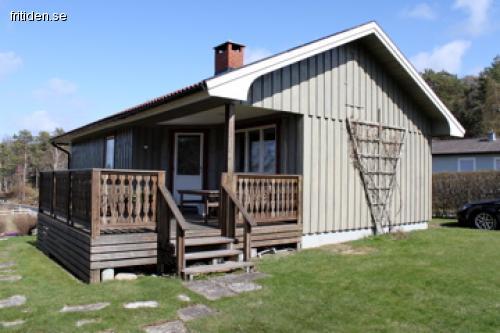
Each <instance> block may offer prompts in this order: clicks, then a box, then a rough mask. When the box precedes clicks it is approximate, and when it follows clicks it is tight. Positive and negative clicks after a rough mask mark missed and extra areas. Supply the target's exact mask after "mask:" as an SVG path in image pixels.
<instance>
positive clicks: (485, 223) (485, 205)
mask: <svg viewBox="0 0 500 333" xmlns="http://www.w3.org/2000/svg"><path fill="white" fill-rule="evenodd" d="M457 217H458V223H460V224H461V225H463V226H471V227H474V228H477V229H485V230H494V229H498V226H499V222H498V221H499V219H500V199H493V200H482V201H477V202H471V203H466V204H465V205H463V206H462V208H460V209H459V210H458V212H457Z"/></svg>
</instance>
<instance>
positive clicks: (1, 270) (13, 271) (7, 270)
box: [0, 268, 16, 275]
mask: <svg viewBox="0 0 500 333" xmlns="http://www.w3.org/2000/svg"><path fill="white" fill-rule="evenodd" d="M15 272H16V271H15V270H13V269H9V268H6V269H0V275H6V274H12V273H15Z"/></svg>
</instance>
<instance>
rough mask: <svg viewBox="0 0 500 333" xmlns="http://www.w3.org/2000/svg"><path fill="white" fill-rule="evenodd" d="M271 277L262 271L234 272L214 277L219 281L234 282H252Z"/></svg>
mask: <svg viewBox="0 0 500 333" xmlns="http://www.w3.org/2000/svg"><path fill="white" fill-rule="evenodd" d="M266 277H269V274H265V273H260V272H250V273H241V274H238V273H234V274H226V275H222V276H217V277H214V278H212V280H215V281H217V282H222V283H234V282H252V281H255V280H258V279H263V278H266Z"/></svg>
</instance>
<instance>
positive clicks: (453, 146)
mask: <svg viewBox="0 0 500 333" xmlns="http://www.w3.org/2000/svg"><path fill="white" fill-rule="evenodd" d="M487 153H500V140H488V139H487V138H471V139H457V140H432V155H456V154H487Z"/></svg>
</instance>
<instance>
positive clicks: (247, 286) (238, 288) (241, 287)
mask: <svg viewBox="0 0 500 333" xmlns="http://www.w3.org/2000/svg"><path fill="white" fill-rule="evenodd" d="M226 286H227V287H228V288H229V289H230V290H231V291H232V292H235V293H237V294H241V293H245V292H249V291H255V290H260V289H262V286H261V285H259V284H257V283H253V282H233V283H228V284H227V285H226Z"/></svg>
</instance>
